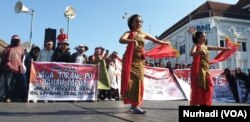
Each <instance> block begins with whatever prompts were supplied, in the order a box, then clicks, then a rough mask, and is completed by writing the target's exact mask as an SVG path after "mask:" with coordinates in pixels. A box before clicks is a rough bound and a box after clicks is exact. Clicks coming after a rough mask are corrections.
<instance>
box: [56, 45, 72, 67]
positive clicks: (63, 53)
mask: <svg viewBox="0 0 250 122" xmlns="http://www.w3.org/2000/svg"><path fill="white" fill-rule="evenodd" d="M70 57H71V54H70V49H69V43H68V42H67V41H63V42H61V45H60V47H59V48H58V49H56V50H55V51H54V54H53V56H52V61H54V62H65V63H68V62H70Z"/></svg>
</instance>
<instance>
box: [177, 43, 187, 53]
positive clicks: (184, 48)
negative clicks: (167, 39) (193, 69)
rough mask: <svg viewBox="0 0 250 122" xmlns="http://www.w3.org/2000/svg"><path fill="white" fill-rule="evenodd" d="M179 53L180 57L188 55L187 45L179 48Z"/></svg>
mask: <svg viewBox="0 0 250 122" xmlns="http://www.w3.org/2000/svg"><path fill="white" fill-rule="evenodd" d="M179 53H180V55H181V54H184V53H186V47H185V44H184V45H181V46H180V48H179Z"/></svg>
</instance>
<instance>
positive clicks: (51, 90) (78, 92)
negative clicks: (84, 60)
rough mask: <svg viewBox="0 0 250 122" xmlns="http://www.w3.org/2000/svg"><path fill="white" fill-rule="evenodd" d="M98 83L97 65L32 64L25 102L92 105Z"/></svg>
mask: <svg viewBox="0 0 250 122" xmlns="http://www.w3.org/2000/svg"><path fill="white" fill-rule="evenodd" d="M97 81H98V66H97V65H87V64H85V65H83V64H75V63H55V62H53V63H50V62H32V64H31V76H30V83H29V92H28V101H29V100H56V101H66V100H81V101H94V100H95V99H96V88H97Z"/></svg>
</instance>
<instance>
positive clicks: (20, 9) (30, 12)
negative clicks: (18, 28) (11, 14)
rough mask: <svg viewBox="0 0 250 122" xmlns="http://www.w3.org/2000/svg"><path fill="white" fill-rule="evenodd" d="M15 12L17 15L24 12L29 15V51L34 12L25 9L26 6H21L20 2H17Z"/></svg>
mask: <svg viewBox="0 0 250 122" xmlns="http://www.w3.org/2000/svg"><path fill="white" fill-rule="evenodd" d="M15 12H16V13H17V14H19V13H21V12H24V13H26V14H30V15H31V26H30V40H29V50H31V43H32V30H33V19H34V10H33V9H29V8H27V7H26V6H24V5H23V3H22V2H21V1H18V2H17V3H16V5H15Z"/></svg>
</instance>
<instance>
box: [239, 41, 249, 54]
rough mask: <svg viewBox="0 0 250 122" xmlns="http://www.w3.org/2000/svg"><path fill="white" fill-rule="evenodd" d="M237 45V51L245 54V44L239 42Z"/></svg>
mask: <svg viewBox="0 0 250 122" xmlns="http://www.w3.org/2000/svg"><path fill="white" fill-rule="evenodd" d="M239 44H240V47H239V49H238V51H242V52H246V51H247V47H246V42H239Z"/></svg>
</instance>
